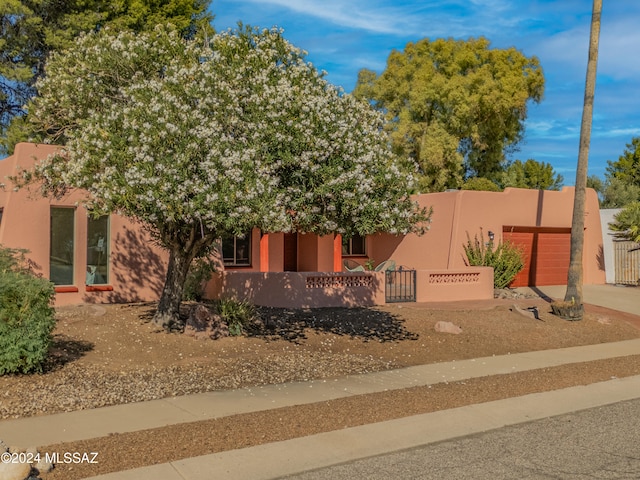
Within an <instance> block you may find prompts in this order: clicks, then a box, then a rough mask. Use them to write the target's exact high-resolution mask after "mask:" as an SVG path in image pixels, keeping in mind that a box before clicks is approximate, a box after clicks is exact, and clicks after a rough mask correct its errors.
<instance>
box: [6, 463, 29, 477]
mask: <svg viewBox="0 0 640 480" xmlns="http://www.w3.org/2000/svg"><path fill="white" fill-rule="evenodd" d="M30 473H31V465H29V464H28V463H4V462H0V480H25V479H27V478H28V477H29V474H30Z"/></svg>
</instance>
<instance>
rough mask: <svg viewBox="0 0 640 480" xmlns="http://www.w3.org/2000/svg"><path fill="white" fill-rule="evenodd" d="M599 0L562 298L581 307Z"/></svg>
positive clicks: (596, 1) (595, 8) (593, 21)
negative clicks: (565, 287) (569, 248)
mask: <svg viewBox="0 0 640 480" xmlns="http://www.w3.org/2000/svg"><path fill="white" fill-rule="evenodd" d="M601 13H602V0H593V11H592V16H591V35H590V42H589V62H588V64H587V79H586V83H585V92H584V107H583V110H582V124H581V126H580V147H579V152H578V166H577V168H576V184H575V196H574V203H573V219H572V222H571V257H570V261H569V274H568V275H567V292H566V294H565V297H564V300H565V302H570V303H571V304H574V305H576V306H578V308H579V309H580V310H581V311H582V304H583V298H582V284H583V268H582V252H583V249H584V214H585V199H586V193H587V192H586V186H587V167H588V164H589V143H590V140H591V122H592V119H593V99H594V95H595V87H596V68H597V64H598V39H599V36H600V16H601Z"/></svg>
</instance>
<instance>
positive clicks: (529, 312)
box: [509, 303, 540, 320]
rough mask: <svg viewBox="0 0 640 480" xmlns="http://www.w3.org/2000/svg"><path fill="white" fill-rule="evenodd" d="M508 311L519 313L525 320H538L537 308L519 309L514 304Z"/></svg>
mask: <svg viewBox="0 0 640 480" xmlns="http://www.w3.org/2000/svg"><path fill="white" fill-rule="evenodd" d="M509 310H511V311H512V312H515V313H519V314H520V315H522V316H524V317H527V318H532V319H534V320H540V317H539V314H538V308H537V307H529V308H525V309H522V308H520V307H519V306H518V305H516V304H515V303H514V304H513V305H511V308H510V309H509Z"/></svg>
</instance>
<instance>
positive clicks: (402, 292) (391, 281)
mask: <svg viewBox="0 0 640 480" xmlns="http://www.w3.org/2000/svg"><path fill="white" fill-rule="evenodd" d="M384 299H385V301H386V302H387V303H399V302H415V301H416V271H415V270H403V269H400V270H387V271H386V272H385V283H384Z"/></svg>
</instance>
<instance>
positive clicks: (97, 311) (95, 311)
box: [91, 305, 107, 317]
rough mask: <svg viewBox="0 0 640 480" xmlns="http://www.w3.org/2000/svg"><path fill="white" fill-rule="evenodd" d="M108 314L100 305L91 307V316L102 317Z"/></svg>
mask: <svg viewBox="0 0 640 480" xmlns="http://www.w3.org/2000/svg"><path fill="white" fill-rule="evenodd" d="M106 313H107V309H106V308H104V307H102V306H100V305H91V316H92V317H102V316H103V315H105V314H106Z"/></svg>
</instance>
